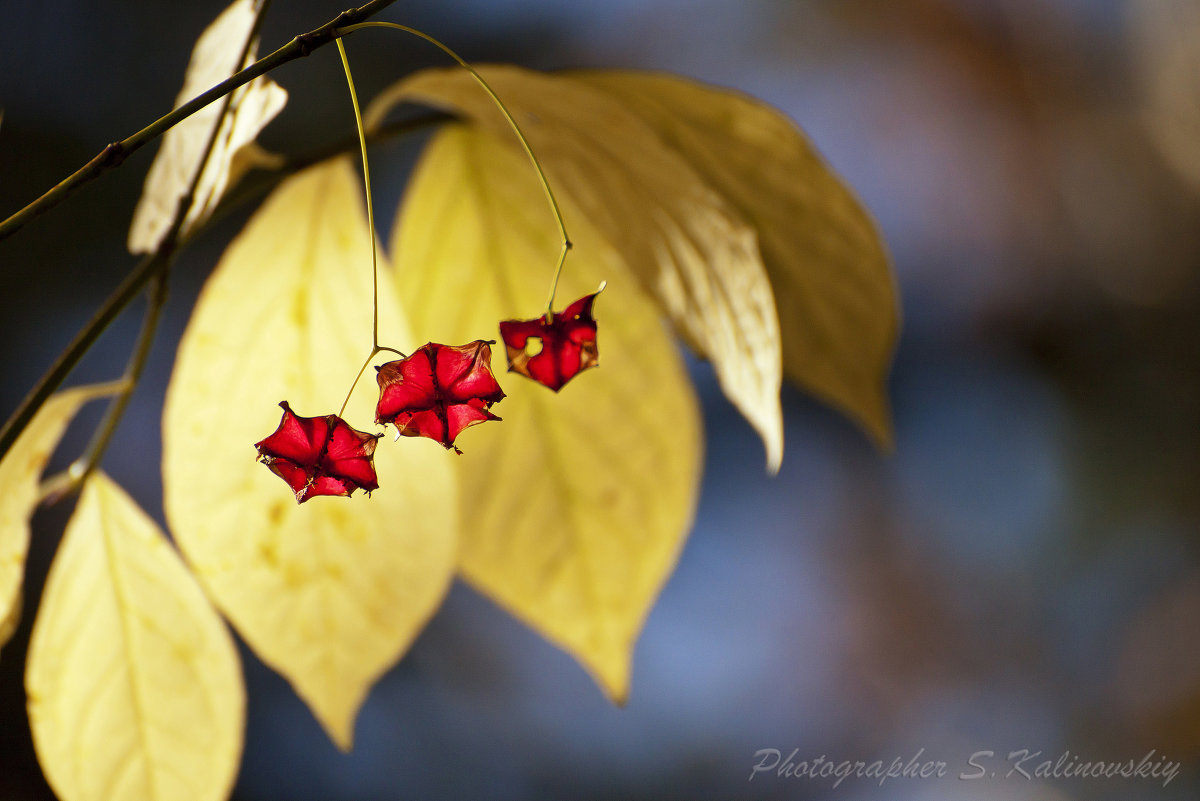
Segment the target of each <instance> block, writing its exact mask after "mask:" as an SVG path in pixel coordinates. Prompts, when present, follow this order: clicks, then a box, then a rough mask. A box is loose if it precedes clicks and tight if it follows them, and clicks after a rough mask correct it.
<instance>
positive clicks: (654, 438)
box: [392, 126, 701, 702]
mask: <svg viewBox="0 0 1200 801" xmlns="http://www.w3.org/2000/svg"><path fill="white" fill-rule="evenodd" d="M564 213H565V214H566V215H567V223H568V226H569V228H570V230H571V231H572V236H573V237H574V238H575V240H576V249H575V250H574V251H573V252H572V254H571V256H570V258H569V259H568V260H567V263H566V268H565V271H564V273H563V277H562V282H561V284H560V286H559V291H558V296H559V298H560V300H559V303H558V304H557V305H560V306H562V305H566V304H567V303H569V302H570V301H572V300H574V299H576V298H577V297H580V296H582V295H584V294H587V293H589V292H594V291H595V290H596V287H597V285H598V284H599V283H600V281H601V280H607V281H608V286H607V288H606V289H605V290H604V292H603V293H601V294H600V296H599V297H598V298H597V299H596V305H595V310H596V317H597V319H598V320H599V335H598V341H599V351H600V367H599V368H597V369H593V370H588V371H586V372H584V373H581V374H580V375H579V376H577V377H576V378H575V379H574V380H573V381H572V382H571V383H570V384H569V385H568V386H566V387H565V388H564V389H563V390H562V392H561V393H558V394H555V393H553V392H551V391H550V390H548V389H546V388H545V387H543V386H541V385H540V384H536V383H534V382H533V381H530V380H527V379H525V378H522V377H519V376H517V375H516V374H515V373H514V374H509V377H508V379H507V380H506V381H505V382H504V391H505V392H507V393H508V397H507V398H505V399H504V401H502V402H501V403H500V404H499V405H498V406H496V407H495V411H497V412H498V413H499V414H500V415H501V416H502V417H503V418H504V420H503V422H500V423H489V424H486V425H481V426H477V427H476V428H472V429H470V430H469V431H467V432H466V433H465V434H464V435H463V436H462V437H461V438H460V440H459V444H460V445H461V447H462V449H463V451H464V455H463V456H462V458H461V459H460V462H461V464H460V474H461V476H462V492H461V497H462V499H463V505H462V515H463V529H462V546H461V556H460V569H461V571H462V573H463V575H464V576H465V577H466V578H467V579H468V580H469V581H470V582H471V583H472V584H473V585H474V586H476V587H477V588H479V589H480V590H481V591H482V592H484V593H485V594H487V595H488V596H490V597H492V598H493V599H495V600H496V601H497V602H498V603H499V604H500V605H501V606H503V607H505V608H507V609H509V610H510V611H511V612H512V613H513V614H515V615H516V616H517V617H519V618H521V619H522V620H524V621H526V622H527V623H528V624H529V625H530V626H532V627H533V628H534V629H536V630H537V631H539V632H541V633H542V634H543V635H544V636H546V637H547V638H548V639H549V640H550V641H552V642H554V643H556V644H558V645H559V646H561V647H562V648H564V649H565V650H566V651H568V652H569V653H571V654H572V655H573V656H574V657H575V658H576V659H578V660H579V661H580V662H581V663H583V664H584V665H585V666H586V667H587V668H588V669H589V670H590V671H591V673H592V674H593V675H594V676H595V678H596V679H597V681H598V683H599V684H600V685H601V687H602V688H603V689H604V690H605V691H606V692H607V693H608V695H609V696H610V697H611V698H613V699H614V700H616V701H618V702H621V701H623V700H624V699H625V697H626V695H627V693H628V689H629V672H630V661H631V658H632V650H633V645H634V641H635V640H636V638H637V635H638V632H639V631H640V630H641V627H642V624H643V622H644V620H645V617H646V614H647V613H648V611H649V609H650V607H651V605H652V604H653V602H654V599H655V597H656V596H657V595H658V592H659V589H660V588H661V587H662V584H663V582H664V581H665V580H666V578H667V576H669V575H670V572H671V570H672V569H673V568H674V565H675V560H676V558H677V556H678V553H679V549H680V547H681V546H682V544H683V541H684V539H685V537H686V535H687V531H688V529H689V527H690V525H691V520H692V514H693V507H694V502H695V495H696V489H697V482H698V478H699V469H700V463H701V458H700V456H701V454H700V452H701V429H700V420H699V415H698V412H697V408H696V400H695V397H694V394H693V392H692V389H691V384H690V382H689V380H688V376H687V373H686V371H685V370H684V367H683V364H682V362H681V359H680V357H679V354H678V352H677V351H676V349H675V346H674V344H673V343H672V340H671V338H670V336H669V335H668V332H666V331H665V330H664V328H663V325H662V323H661V322H660V319H659V315H658V313H657V310H656V309H655V308H654V306H653V305H652V304H651V303H650V301H649V299H648V298H646V297H645V296H644V294H643V293H642V291H641V289H640V288H639V287H638V286H637V285H636V281H635V279H634V278H633V277H632V275H631V274H630V273H629V271H628V269H627V268H626V267H625V266H624V265H623V264H622V262H621V259H620V257H619V255H618V254H617V252H616V251H615V250H613V248H612V247H611V246H609V245H608V244H607V243H606V242H605V241H604V240H603V238H602V237H601V235H600V233H599V232H598V231H597V230H596V229H595V228H594V227H593V226H592V225H591V224H590V222H589V220H588V218H587V216H586V215H585V214H584V213H583V212H582V211H580V210H579V209H577V208H576V207H575V206H574V205H573V204H570V203H568V204H566V205H565V206H564ZM394 230H395V231H396V238H395V241H394V242H393V248H392V250H393V253H394V254H396V259H397V264H398V266H399V268H400V269H401V277H400V283H401V291H402V294H403V297H404V299H405V302H406V306H407V308H409V309H411V312H410V313H411V314H412V315H413V324H414V325H415V326H417V327H418V328H419V330H421V331H423V332H426V333H427V334H428V335H429V337H430V338H431V339H433V340H435V341H440V342H463V341H467V340H470V339H474V338H476V337H481V336H487V335H488V334H489V333H493V332H495V331H496V326H497V323H498V321H499V320H501V319H505V318H513V317H521V318H526V317H535V316H537V315H538V314H540V313H541V312H542V311H543V310H544V304H545V293H546V287H547V282H548V280H549V277H550V272H551V269H552V267H553V265H554V261H555V256H556V254H557V250H558V242H557V236H556V233H557V232H556V229H555V227H554V224H553V220H552V218H551V217H550V215H549V214H548V212H547V210H546V206H545V200H544V198H543V196H542V194H541V188H540V186H539V184H538V183H537V179H536V178H535V177H534V174H533V172H532V170H531V168H530V166H529V163H528V162H527V161H526V160H525V159H524V156H523V155H521V154H519V153H517V152H516V151H514V150H512V149H510V148H508V147H507V146H506V145H504V144H501V143H499V142H497V140H496V139H494V138H493V137H492V136H491V135H490V134H488V133H486V132H483V131H481V130H479V129H475V128H467V127H464V126H452V127H449V128H447V129H446V130H444V131H443V132H441V133H440V134H438V136H437V137H436V139H434V140H433V141H432V142H431V143H430V145H429V146H428V148H427V149H426V151H425V154H424V156H423V157H422V160H421V163H420V165H419V167H418V169H417V172H416V174H415V175H414V177H413V180H412V183H411V185H410V187H409V189H408V192H407V194H406V199H405V203H404V208H403V210H402V212H401V215H400V218H399V220H398V222H397V224H396V227H395V229H394ZM502 353H503V348H502V347H501V348H499V349H498V351H497V352H496V353H494V358H495V360H496V364H495V365H494V369H496V370H497V374H500V371H501V370H503V366H504V356H503V355H500V354H502Z"/></svg>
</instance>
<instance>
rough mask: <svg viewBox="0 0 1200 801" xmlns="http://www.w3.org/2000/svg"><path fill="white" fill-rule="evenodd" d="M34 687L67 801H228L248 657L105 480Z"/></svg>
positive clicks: (59, 578)
mask: <svg viewBox="0 0 1200 801" xmlns="http://www.w3.org/2000/svg"><path fill="white" fill-rule="evenodd" d="M25 686H26V691H27V693H28V697H29V701H28V703H29V722H30V727H31V728H32V730H33V741H34V746H35V747H36V749H37V754H38V760H39V761H40V762H41V764H42V769H43V770H44V771H45V774H46V778H47V779H48V780H49V782H50V785H51V786H52V787H53V788H54V791H55V792H56V793H57V794H58V797H59V798H60V799H62V801H126V799H127V800H128V801H219V800H220V799H224V798H226V797H227V796H228V794H229V791H230V788H231V787H232V785H233V779H234V777H235V776H236V775H237V767H238V762H239V759H240V757H241V751H242V729H243V726H244V718H245V694H244V691H243V689H242V676H241V670H240V666H239V663H238V657H237V650H236V649H235V648H234V646H233V640H232V638H231V637H230V636H229V631H228V630H227V629H226V628H225V625H224V623H222V622H221V618H220V617H218V616H217V613H216V611H215V610H214V609H213V608H212V606H211V605H210V604H209V602H208V600H207V599H206V598H205V597H204V593H203V592H201V590H200V587H199V586H198V585H197V584H196V581H195V579H194V578H192V576H191V574H190V573H189V572H188V570H187V568H186V567H184V565H183V562H182V560H180V558H179V556H178V554H176V553H175V550H174V549H173V548H171V546H170V545H169V544H168V543H167V541H166V539H165V538H164V537H163V535H162V532H160V531H159V529H158V527H157V526H156V525H154V522H153V521H151V520H150V518H148V517H147V516H146V514H145V513H144V512H143V511H142V510H141V509H139V508H138V507H137V505H136V504H135V503H134V502H133V501H132V500H131V499H130V498H129V496H127V495H126V494H125V493H124V492H123V491H122V490H121V488H120V487H118V486H117V485H116V484H114V483H112V481H111V480H110V479H108V478H107V477H106V476H104V475H103V474H101V473H93V474H92V475H91V476H90V477H89V478H88V479H87V481H86V482H85V484H84V489H83V495H82V496H81V497H80V500H79V506H78V507H76V510H75V514H74V515H73V516H72V518H71V522H70V523H69V524H68V526H67V531H66V534H65V535H64V537H63V542H62V545H61V546H60V548H59V552H58V555H57V556H56V557H55V560H54V564H53V565H52V566H51V568H50V575H49V577H48V578H47V580H46V590H45V593H44V595H43V596H42V604H41V608H40V609H39V610H38V616H37V620H36V622H35V624H34V629H33V637H32V639H31V640H30V644H29V661H28V663H27V664H26V676H25Z"/></svg>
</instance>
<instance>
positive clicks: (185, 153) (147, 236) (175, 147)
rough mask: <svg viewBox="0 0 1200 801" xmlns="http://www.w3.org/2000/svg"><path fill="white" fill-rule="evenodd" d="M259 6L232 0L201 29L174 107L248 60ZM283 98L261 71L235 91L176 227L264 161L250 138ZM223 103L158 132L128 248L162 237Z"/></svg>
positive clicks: (142, 247) (143, 249) (209, 208)
mask: <svg viewBox="0 0 1200 801" xmlns="http://www.w3.org/2000/svg"><path fill="white" fill-rule="evenodd" d="M261 6H262V0H236V2H234V3H233V4H232V5H230V6H229V7H228V8H226V9H225V10H224V11H223V12H221V15H220V16H218V17H217V19H216V20H214V21H213V23H212V24H211V25H209V26H208V28H206V29H205V30H204V33H202V34H201V35H200V38H199V39H198V40H197V41H196V47H195V48H194V49H193V50H192V58H191V61H190V62H189V63H188V68H187V74H186V76H185V77H184V81H183V89H181V90H180V92H179V96H178V97H176V99H175V107H176V108H178V107H179V106H181V105H183V104H184V103H186V102H188V101H189V100H191V99H192V98H194V97H196V96H197V95H199V94H201V93H202V92H204V91H206V90H208V89H211V88H212V87H213V86H215V85H216V84H218V83H220V82H221V81H223V80H225V79H226V78H228V77H229V76H230V75H233V74H234V73H235V72H237V71H238V70H240V69H242V68H243V67H246V66H248V65H249V64H251V63H253V62H254V60H255V57H256V53H257V52H258V47H257V42H254V43H252V44H251V46H250V48H249V50H248V51H247V52H246V58H245V60H244V61H241V62H239V57H240V56H241V55H242V52H243V49H245V47H246V43H247V40H248V38H249V37H250V34H251V32H252V31H253V29H254V23H255V20H256V19H257V17H258V13H259V8H260V7H261ZM286 103H287V92H286V91H285V90H284V89H283V88H282V87H280V86H279V85H278V84H276V83H274V82H273V81H271V80H269V79H267V78H265V77H260V78H256V79H254V80H253V81H251V82H250V83H248V84H246V85H245V86H242V87H239V88H238V89H236V90H234V92H233V94H232V95H231V96H230V100H229V110H228V111H227V112H226V114H225V116H224V118H222V119H221V120H220V124H221V127H220V130H219V131H218V132H217V135H216V139H215V140H214V142H213V148H212V151H211V152H210V153H209V155H208V160H207V161H206V162H205V163H204V171H203V173H202V174H201V176H200V181H199V183H198V184H197V186H196V192H195V196H194V197H193V198H192V204H191V206H190V207H189V209H188V213H187V216H186V217H185V218H184V223H183V228H182V230H181V233H186V232H187V231H188V230H189V229H190V228H192V227H193V226H194V225H196V224H197V223H198V222H201V221H203V220H205V219H207V218H208V216H209V215H210V214H212V212H213V209H215V208H216V205H217V202H218V201H219V200H220V199H221V196H222V195H223V194H224V193H225V190H226V188H228V187H229V186H232V185H233V184H236V183H237V181H238V180H239V179H240V178H241V176H242V175H244V174H245V173H246V172H247V171H248V170H249V169H250V168H251V167H253V166H256V165H257V164H260V163H265V162H269V161H270V158H269V157H268V156H267V154H266V153H264V151H262V150H261V149H260V148H258V147H257V145H255V144H254V138H255V137H256V136H258V133H259V131H261V130H262V129H263V128H264V127H266V125H267V123H268V122H270V121H271V120H272V119H274V118H275V115H277V114H278V113H279V112H280V111H282V110H283V107H284V105H285V104H286ZM222 108H223V101H221V100H218V101H216V102H214V103H210V104H209V105H207V106H205V107H204V108H203V109H201V110H200V111H198V112H196V113H195V114H193V115H192V116H190V117H188V118H187V119H186V120H184V121H183V122H181V123H180V124H178V125H176V126H175V127H174V128H172V129H171V130H169V131H167V133H166V134H165V135H164V136H163V142H162V146H161V148H160V149H159V151H158V155H157V156H156V157H155V159H154V163H153V164H152V165H151V166H150V172H149V173H148V174H147V175H146V185H145V188H144V189H143V191H142V198H141V200H140V201H139V202H138V205H137V209H136V210H135V211H134V214H133V223H132V225H131V226H130V228H129V241H128V245H129V250H130V252H132V253H149V252H151V251H153V250H155V249H156V248H157V247H158V245H159V243H160V242H161V241H162V238H163V236H164V235H165V234H166V232H167V229H168V228H169V227H170V224H171V220H172V219H173V218H174V216H175V213H176V207H177V206H178V204H179V201H180V199H181V198H182V197H183V196H184V194H185V193H186V192H187V190H188V187H190V186H191V183H192V179H193V177H194V176H195V174H196V169H197V167H198V166H199V162H200V159H201V158H202V156H203V154H204V148H205V147H206V146H207V144H208V141H209V138H210V137H211V136H212V132H213V128H214V126H216V124H217V118H218V116H219V115H220V113H221V109H222Z"/></svg>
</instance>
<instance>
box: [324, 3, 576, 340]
mask: <svg viewBox="0 0 1200 801" xmlns="http://www.w3.org/2000/svg"><path fill="white" fill-rule="evenodd" d="M362 28H391V29H393V30H397V31H403V32H404V33H410V34H412V35H413V36H416V37H418V38H420V39H424V40H425V41H426V42H429V43H430V44H431V45H433V46H434V47H436V48H438V49H439V50H441V51H442V52H443V53H445V54H446V55H448V56H450V58H452V59H454V60H455V61H456V62H458V65H459V66H460V67H462V68H463V69H465V70H466V71H467V72H469V73H470V74H471V77H472V78H474V79H475V81H476V83H478V84H479V85H480V87H482V88H483V91H485V92H487V94H488V97H490V98H491V99H492V102H494V103H495V104H496V107H497V108H499V109H500V113H501V114H503V115H504V119H505V120H507V121H508V124H509V126H510V127H511V128H512V129H513V133H515V134H516V135H517V139H518V140H520V142H521V147H522V148H524V149H525V155H527V156H528V157H529V161H530V162H531V163H532V164H533V169H534V171H535V172H537V176H538V180H540V181H541V182H542V189H543V190H544V191H545V193H546V200H547V201H548V202H549V204H550V211H551V212H552V213H553V214H554V221H555V222H556V223H557V224H558V234H559V236H560V237H561V239H562V247H561V248H560V250H559V254H558V263H557V264H555V266H554V276H553V278H552V280H551V282H550V297H549V298H548V299H547V300H546V317H547V319H549V318H550V317H551V315H552V309H553V308H554V295H555V292H557V290H558V279H559V276H561V275H562V268H563V263H564V262H565V261H566V260H567V251H569V250H570V249H571V239H570V237H569V236H567V227H566V225H564V224H563V217H562V212H561V211H560V210H559V207H558V201H557V200H556V199H555V197H554V190H552V189H551V188H550V182H549V181H548V180H546V173H545V171H544V170H543V169H542V165H541V162H539V161H538V157H537V156H536V155H534V152H533V148H532V147H530V145H529V140H528V139H526V138H525V134H524V133H523V132H522V131H521V126H519V125H517V121H516V120H515V119H513V115H512V114H511V113H510V112H509V110H508V107H507V106H505V105H504V101H502V100H501V99H500V98H499V96H498V95H497V94H496V92H495V91H494V90H493V89H492V87H491V86H490V85H489V84H488V82H487V81H485V80H484V79H483V76H482V75H480V74H479V72H478V71H477V70H476V69H475V68H474V67H472V66H471V65H470V64H468V63H467V62H466V61H464V60H463V59H462V57H461V56H459V55H458V53H455V52H454V51H453V50H451V49H450V48H449V47H447V46H446V45H445V44H443V43H442V42H440V41H438V40H437V39H435V38H434V37H432V36H430V35H429V34H427V33H425V32H423V31H419V30H417V29H416V28H410V27H408V26H407V25H400V24H398V23H395V22H360V23H358V24H355V25H347V26H346V27H344V28H341V29H340V30H338V31H337V34H338V35H339V36H344V35H346V34H349V33H353V32H354V31H357V30H361V29H362Z"/></svg>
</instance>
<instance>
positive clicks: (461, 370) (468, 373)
mask: <svg viewBox="0 0 1200 801" xmlns="http://www.w3.org/2000/svg"><path fill="white" fill-rule="evenodd" d="M491 344H493V343H492V342H491V341H490V340H482V339H477V340H475V341H474V342H470V343H468V344H466V345H440V344H438V343H436V342H427V343H426V344H424V345H422V346H421V347H419V348H417V350H416V351H414V352H413V353H412V355H411V356H406V357H405V358H403V359H398V360H396V361H392V362H388V363H387V364H384V365H381V366H379V367H376V368H375V369H376V370H378V371H379V374H378V375H377V376H376V380H378V382H379V403H378V405H377V406H376V407H375V422H377V423H384V424H386V423H391V424H393V425H395V426H396V430H397V432H398V434H403V435H404V436H406V437H429V438H430V439H432V440H435V441H437V442H440V443H441V444H442V445H443V446H445V447H446V448H453V449H454V450H455V451H456V452H458V453H462V451H459V450H458V448H457V447H455V445H454V440H455V439H456V438H457V437H458V435H459V434H461V433H462V432H463V429H465V428H467V427H468V426H473V425H475V424H476V423H483V422H485V421H487V420H499V419H500V418H499V417H497V416H496V415H494V414H492V413H491V412H490V411H488V409H489V407H490V406H491V405H492V404H493V403H496V402H497V401H499V400H500V399H501V398H503V397H504V391H503V390H501V389H500V385H499V384H498V383H497V382H496V377H495V376H494V375H492V368H491V361H492V349H491V348H490V347H488V346H489V345H491Z"/></svg>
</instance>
